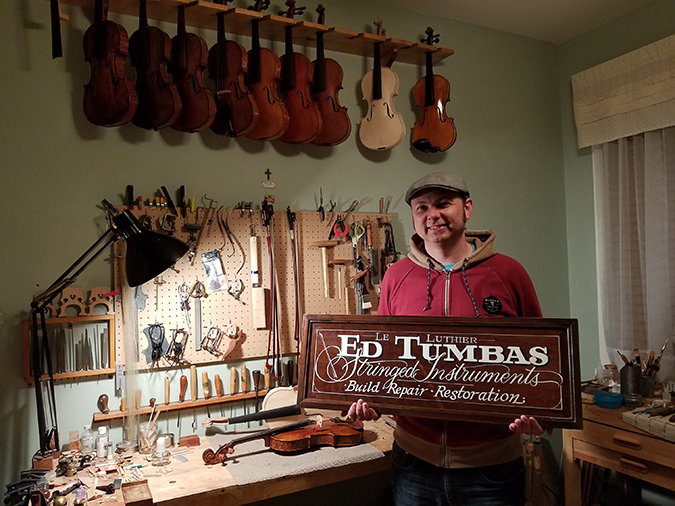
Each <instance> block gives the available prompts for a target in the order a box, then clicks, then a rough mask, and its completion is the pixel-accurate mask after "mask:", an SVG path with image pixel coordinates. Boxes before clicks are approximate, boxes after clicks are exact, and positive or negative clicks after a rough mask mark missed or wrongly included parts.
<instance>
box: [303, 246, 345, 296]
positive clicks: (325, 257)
mask: <svg viewBox="0 0 675 506" xmlns="http://www.w3.org/2000/svg"><path fill="white" fill-rule="evenodd" d="M337 245H338V242H337V241H316V242H313V243H311V244H310V246H315V247H317V248H321V265H322V267H323V294H324V296H325V297H326V298H328V297H329V295H328V286H329V285H328V248H334V247H335V246H337Z"/></svg>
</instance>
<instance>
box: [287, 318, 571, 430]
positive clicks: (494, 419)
mask: <svg viewBox="0 0 675 506" xmlns="http://www.w3.org/2000/svg"><path fill="white" fill-rule="evenodd" d="M579 385H580V380H579V354H578V336H577V321H576V320H573V319H546V318H464V317H462V318H459V317H425V316H352V315H325V314H324V315H305V317H304V323H303V336H302V346H301V354H300V359H299V387H298V400H299V402H300V403H301V405H302V406H308V407H323V408H333V409H336V408H339V409H344V408H348V407H349V405H350V404H351V403H352V402H354V401H356V400H357V399H363V400H365V401H366V402H368V403H369V404H370V405H371V406H372V407H374V408H375V409H377V410H378V411H379V412H381V413H387V414H399V415H407V416H420V417H425V418H444V419H454V420H463V421H469V420H470V421H477V422H488V423H510V422H512V421H513V420H514V419H515V418H516V417H518V416H520V415H527V416H533V417H535V418H536V419H537V420H538V421H539V423H540V424H541V425H542V427H546V428H553V427H562V428H573V429H579V428H581V426H582V415H581V392H580V386H579Z"/></svg>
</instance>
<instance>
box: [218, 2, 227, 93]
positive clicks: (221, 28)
mask: <svg viewBox="0 0 675 506" xmlns="http://www.w3.org/2000/svg"><path fill="white" fill-rule="evenodd" d="M226 44H227V39H226V38H225V14H223V13H222V12H219V13H218V35H217V47H216V75H217V77H218V82H217V83H216V85H217V86H218V87H219V86H220V84H221V83H222V82H223V80H224V79H225V76H226V74H227V46H226ZM219 91H220V90H219Z"/></svg>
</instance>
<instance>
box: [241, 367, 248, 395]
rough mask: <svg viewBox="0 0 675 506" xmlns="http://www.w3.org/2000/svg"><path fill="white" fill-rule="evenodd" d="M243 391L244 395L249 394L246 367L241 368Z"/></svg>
mask: <svg viewBox="0 0 675 506" xmlns="http://www.w3.org/2000/svg"><path fill="white" fill-rule="evenodd" d="M241 391H242V393H246V392H248V372H247V371H246V366H245V365H242V366H241Z"/></svg>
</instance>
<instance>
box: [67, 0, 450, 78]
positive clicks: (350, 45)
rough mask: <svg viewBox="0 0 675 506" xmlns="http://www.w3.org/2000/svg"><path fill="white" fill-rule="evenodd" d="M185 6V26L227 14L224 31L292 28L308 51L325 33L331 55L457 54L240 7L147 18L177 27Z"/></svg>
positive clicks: (118, 9)
mask: <svg viewBox="0 0 675 506" xmlns="http://www.w3.org/2000/svg"><path fill="white" fill-rule="evenodd" d="M60 2H61V3H62V4H68V5H74V6H78V7H84V8H89V9H93V8H94V3H95V0H60ZM138 4H139V2H138V0H109V12H115V13H118V14H125V15H128V16H138ZM180 5H186V6H187V7H189V8H188V9H186V12H185V23H186V24H187V25H188V26H192V27H196V28H206V29H209V30H215V29H216V23H217V17H216V14H218V13H222V12H224V13H225V14H226V16H225V30H226V31H227V32H228V33H233V34H237V35H246V36H250V35H251V21H252V20H256V19H257V20H260V21H261V23H260V37H261V38H263V39H267V40H272V41H277V42H283V41H284V33H285V30H284V28H285V27H286V26H289V25H290V26H293V42H294V43H296V44H300V45H303V46H307V47H315V46H316V32H317V31H321V32H323V33H324V47H325V49H327V50H330V51H337V52H340V53H348V54H355V55H360V56H366V57H372V56H373V44H375V43H377V42H381V43H382V46H381V51H382V55H383V57H384V55H387V54H392V53H396V54H397V56H396V60H398V61H400V62H403V63H410V64H413V65H420V66H422V65H424V64H425V62H426V53H429V52H430V53H433V54H432V61H433V63H434V64H436V63H438V62H440V61H441V60H444V59H445V58H447V57H448V56H451V55H453V54H454V50H452V49H448V48H444V47H436V46H431V45H428V44H423V43H413V42H410V41H407V40H401V39H394V38H387V37H384V36H380V35H375V34H373V33H365V32H362V33H359V32H356V31H354V30H347V29H344V28H338V27H329V26H327V25H320V24H317V23H311V22H309V21H296V20H294V19H290V18H286V17H282V16H278V15H275V14H267V15H265V14H263V13H260V12H255V11H251V10H247V9H241V8H238V7H233V8H228V7H227V6H225V5H220V4H216V3H213V2H209V1H205V0H151V1H149V2H148V4H147V10H148V18H149V19H154V20H157V21H166V22H169V23H176V19H177V15H178V14H177V13H178V10H177V7H178V6H180Z"/></svg>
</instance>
